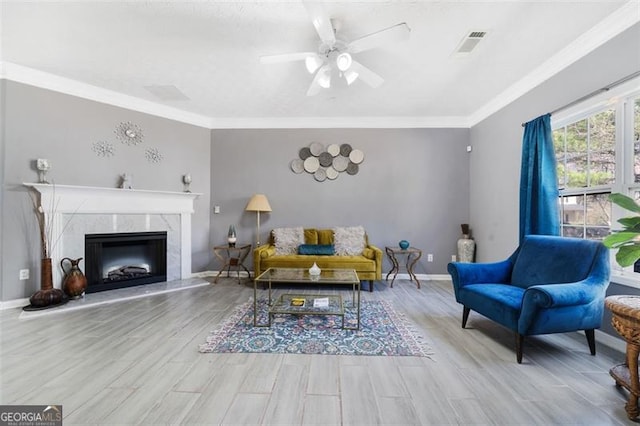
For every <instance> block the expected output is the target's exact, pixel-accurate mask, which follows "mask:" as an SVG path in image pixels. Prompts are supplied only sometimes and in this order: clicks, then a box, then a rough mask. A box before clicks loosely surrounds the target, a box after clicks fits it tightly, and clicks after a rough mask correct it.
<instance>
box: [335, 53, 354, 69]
mask: <svg viewBox="0 0 640 426" xmlns="http://www.w3.org/2000/svg"><path fill="white" fill-rule="evenodd" d="M352 63H353V59H351V55H350V54H349V53H347V52H343V53H341V54H339V55H338V57H337V58H336V65H337V66H338V69H339V70H340V71H343V72H344V71H346V70H348V69H349V68H350V67H351V64H352Z"/></svg>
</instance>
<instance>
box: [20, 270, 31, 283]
mask: <svg viewBox="0 0 640 426" xmlns="http://www.w3.org/2000/svg"><path fill="white" fill-rule="evenodd" d="M28 279H29V270H28V269H20V281H22V280H28Z"/></svg>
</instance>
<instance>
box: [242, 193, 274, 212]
mask: <svg viewBox="0 0 640 426" xmlns="http://www.w3.org/2000/svg"><path fill="white" fill-rule="evenodd" d="M245 210H246V211H248V212H270V211H271V206H270V205H269V200H267V197H266V195H264V194H253V196H252V197H251V199H250V200H249V203H248V204H247V207H246V208H245Z"/></svg>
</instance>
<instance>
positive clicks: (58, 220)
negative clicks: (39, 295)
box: [23, 183, 201, 287]
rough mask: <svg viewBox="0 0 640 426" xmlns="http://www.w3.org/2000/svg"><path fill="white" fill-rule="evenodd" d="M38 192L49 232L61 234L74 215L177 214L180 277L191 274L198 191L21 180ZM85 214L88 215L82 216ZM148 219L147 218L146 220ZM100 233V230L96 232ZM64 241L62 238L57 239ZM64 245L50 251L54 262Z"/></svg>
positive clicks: (56, 282) (58, 273)
mask: <svg viewBox="0 0 640 426" xmlns="http://www.w3.org/2000/svg"><path fill="white" fill-rule="evenodd" d="M23 185H25V186H27V187H29V188H33V189H35V190H36V191H38V192H39V193H40V202H41V205H42V208H43V209H44V212H45V221H46V222H47V223H48V224H50V226H51V229H52V235H57V236H62V233H63V232H64V231H65V223H66V222H67V221H68V220H72V221H73V217H76V215H95V214H98V215H99V214H108V215H114V220H115V216H117V215H126V214H129V215H146V216H147V218H148V217H149V216H153V215H167V214H168V215H179V216H180V244H179V245H180V247H179V250H180V259H179V261H180V268H179V270H180V277H179V278H181V279H187V278H190V277H191V214H193V212H194V207H193V204H194V200H195V199H196V198H198V197H199V196H200V195H201V194H199V193H192V192H170V191H151V190H140V189H119V188H100V187H90V186H74V185H59V184H55V185H49V184H41V183H24V184H23ZM63 216H65V219H63ZM85 217H87V216H85ZM148 222H149V220H147V223H148ZM98 232H99V231H98ZM59 240H60V241H63V240H64V238H60V239H59ZM65 253H66V252H65V248H64V247H63V244H57V245H56V246H55V247H54V248H53V249H52V250H51V253H50V255H51V259H52V261H53V264H54V265H56V264H58V263H59V262H60V259H62V258H63V257H65V256H67V254H65ZM61 280H62V277H61V271H59V270H54V285H55V286H56V287H58V286H59V283H60V282H61Z"/></svg>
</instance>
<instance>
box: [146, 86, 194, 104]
mask: <svg viewBox="0 0 640 426" xmlns="http://www.w3.org/2000/svg"><path fill="white" fill-rule="evenodd" d="M144 88H145V89H147V90H148V91H149V92H151V93H153V95H154V96H155V97H157V98H158V99H160V100H162V101H188V100H189V98H188V97H187V95H185V94H184V93H182V92H181V91H180V89H178V88H177V87H176V86H156V85H153V86H144Z"/></svg>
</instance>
